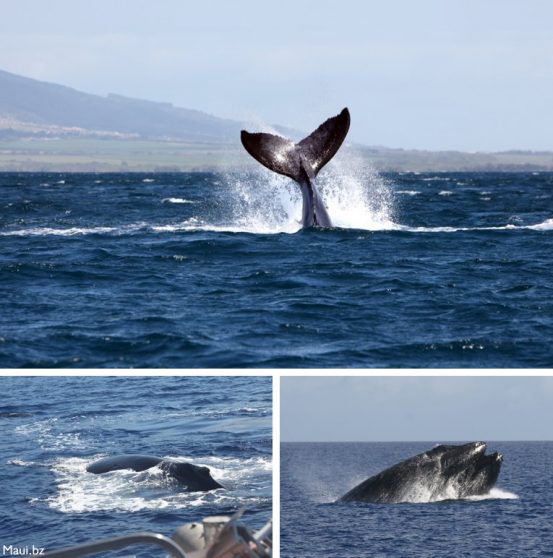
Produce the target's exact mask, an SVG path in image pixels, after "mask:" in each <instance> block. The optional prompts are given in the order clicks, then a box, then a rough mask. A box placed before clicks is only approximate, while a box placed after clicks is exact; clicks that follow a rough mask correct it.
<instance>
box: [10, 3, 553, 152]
mask: <svg viewBox="0 0 553 558" xmlns="http://www.w3.org/2000/svg"><path fill="white" fill-rule="evenodd" d="M552 22H553V2H551V1H550V0H524V1H523V0H486V1H482V0H448V1H444V0H417V1H416V2H415V1H412V0H386V1H383V0H375V1H373V0H357V1H353V0H343V1H340V2H336V0H330V1H328V0H313V1H307V0H303V1H302V0H278V1H273V2H262V1H259V0H233V1H226V0H220V1H210V0H204V1H202V2H198V1H186V0H159V1H156V2H153V1H151V0H150V1H145V0H94V2H84V1H75V0H48V1H45V0H0V69H4V70H6V71H10V72H14V73H18V74H22V75H26V76H29V77H34V78H37V79H41V80H47V81H52V82H56V83H61V84H64V85H69V86H72V87H74V88H77V89H80V90H83V91H87V92H91V93H98V94H103V95H105V94H107V93H108V92H115V93H120V94H123V95H128V96H133V97H138V98H144V99H150V100H157V101H169V102H172V103H174V104H176V105H178V106H183V107H188V108H196V109H200V110H203V111H207V112H209V113H212V114H216V115H218V116H223V117H229V118H234V119H240V120H249V121H255V120H261V121H263V122H267V123H278V124H282V125H288V126H292V127H295V128H299V129H305V130H311V129H312V128H314V127H315V126H316V125H318V124H319V123H320V122H321V121H322V120H323V119H324V118H326V117H328V116H331V115H333V114H336V113H337V112H338V111H339V110H340V109H341V108H342V107H343V106H346V105H347V106H349V108H350V109H351V112H352V128H351V133H350V138H351V139H353V140H356V141H361V142H364V143H366V144H369V145H387V146H391V147H405V148H429V149H462V150H503V149H511V148H523V149H553V134H552V130H553V110H551V109H552V99H553V32H552V25H553V23H552Z"/></svg>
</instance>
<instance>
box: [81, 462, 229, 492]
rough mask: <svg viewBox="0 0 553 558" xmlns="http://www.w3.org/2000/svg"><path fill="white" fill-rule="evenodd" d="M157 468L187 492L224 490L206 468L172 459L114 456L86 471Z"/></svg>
mask: <svg viewBox="0 0 553 558" xmlns="http://www.w3.org/2000/svg"><path fill="white" fill-rule="evenodd" d="M156 466H159V468H160V469H161V470H162V471H164V472H165V473H166V474H167V475H168V476H170V477H171V478H174V479H175V480H177V481H178V482H179V483H180V484H182V485H184V486H186V489H187V490H188V491H189V492H207V491H209V490H215V489H216V488H224V486H222V485H221V484H219V483H218V482H217V481H216V480H215V479H214V478H213V477H212V476H211V473H210V471H209V469H208V468H207V467H199V466H198V465H192V464H191V463H183V462H180V461H174V460H172V459H161V457H153V456H150V455H116V456H113V457H104V458H103V459H99V460H98V461H95V462H94V463H91V464H90V465H89V466H88V467H87V468H86V470H87V471H88V472H89V473H94V474H95V475H101V474H102V473H107V472H109V471H117V470H119V469H132V470H133V471H146V470H147V469H150V468H152V467H156Z"/></svg>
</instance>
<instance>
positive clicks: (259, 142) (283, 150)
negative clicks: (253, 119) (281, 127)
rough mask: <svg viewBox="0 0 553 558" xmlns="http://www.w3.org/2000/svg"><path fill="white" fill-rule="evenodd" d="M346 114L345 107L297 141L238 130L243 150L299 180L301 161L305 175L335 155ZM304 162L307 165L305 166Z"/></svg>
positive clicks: (346, 126)
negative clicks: (296, 142)
mask: <svg viewBox="0 0 553 558" xmlns="http://www.w3.org/2000/svg"><path fill="white" fill-rule="evenodd" d="M349 123H350V116H349V111H348V109H347V108H345V109H344V110H342V112H341V113H340V114H338V115H337V116H333V117H332V118H329V119H328V120H326V121H325V122H323V123H322V124H321V125H320V126H319V127H318V128H317V129H316V130H315V131H314V132H313V133H311V134H310V135H308V136H307V137H306V138H304V139H302V140H301V141H300V142H299V143H298V144H295V143H293V142H291V141H290V140H288V139H285V138H283V137H281V136H276V135H274V134H264V133H256V134H250V133H249V132H246V131H245V130H242V132H241V134H240V138H241V140H242V144H243V145H244V147H245V149H246V151H247V152H248V153H249V154H250V155H251V156H252V157H253V158H254V159H255V160H256V161H258V162H259V163H261V164H262V165H263V166H264V167H267V168H268V169H270V170H272V171H273V172H276V173H278V174H283V175H284V176H288V177H289V178H292V179H293V180H295V181H296V182H301V181H302V178H303V177H304V173H303V172H302V165H303V167H304V170H305V172H306V174H307V176H308V177H309V178H311V177H313V176H316V174H317V173H318V172H319V171H320V170H321V169H322V168H323V167H324V166H325V165H326V164H327V163H328V162H329V161H330V159H332V157H334V155H336V152H337V151H338V149H339V148H340V146H341V145H342V142H343V141H344V139H345V137H346V135H347V133H348V130H349ZM306 165H308V166H309V167H310V168H305V167H306Z"/></svg>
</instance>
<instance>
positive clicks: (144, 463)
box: [86, 455, 162, 475]
mask: <svg viewBox="0 0 553 558" xmlns="http://www.w3.org/2000/svg"><path fill="white" fill-rule="evenodd" d="M161 461H162V460H161V458H159V457H153V456H151V455H116V456H113V457H104V458H103V459H99V460H98V461H95V462H94V463H91V464H90V465H89V466H88V467H87V468H86V470H87V471H88V472H89V473H94V474H95V475H101V474H102V473H108V472H109V471H118V470H120V469H132V470H133V471H137V472H140V471H145V470H146V469H150V468H151V467H155V466H156V465H157V464H158V463H160V462H161Z"/></svg>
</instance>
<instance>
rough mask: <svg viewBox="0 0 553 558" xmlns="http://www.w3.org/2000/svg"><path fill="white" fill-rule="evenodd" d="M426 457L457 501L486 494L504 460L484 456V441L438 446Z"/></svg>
mask: <svg viewBox="0 0 553 558" xmlns="http://www.w3.org/2000/svg"><path fill="white" fill-rule="evenodd" d="M425 455H427V456H428V457H429V458H430V459H432V460H434V461H435V462H436V464H437V466H438V468H439V471H440V476H441V477H442V479H443V480H444V482H446V483H447V484H448V485H449V486H451V487H452V488H454V489H455V491H456V493H457V495H458V497H459V498H466V497H468V496H478V495H482V494H486V493H487V492H489V491H490V489H491V488H492V487H493V486H494V484H495V483H496V481H497V478H498V476H499V471H500V469H501V463H502V461H503V456H502V455H501V454H500V453H497V452H494V453H492V454H490V455H486V444H485V443H484V442H472V443H469V444H463V445H460V446H448V445H439V446H436V447H435V448H433V449H432V450H430V451H428V452H426V454H425Z"/></svg>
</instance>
